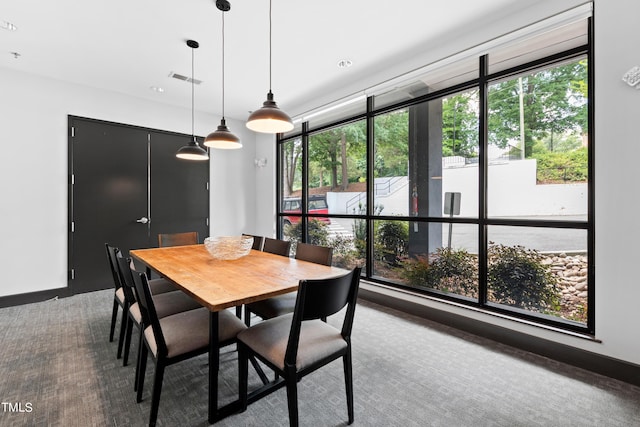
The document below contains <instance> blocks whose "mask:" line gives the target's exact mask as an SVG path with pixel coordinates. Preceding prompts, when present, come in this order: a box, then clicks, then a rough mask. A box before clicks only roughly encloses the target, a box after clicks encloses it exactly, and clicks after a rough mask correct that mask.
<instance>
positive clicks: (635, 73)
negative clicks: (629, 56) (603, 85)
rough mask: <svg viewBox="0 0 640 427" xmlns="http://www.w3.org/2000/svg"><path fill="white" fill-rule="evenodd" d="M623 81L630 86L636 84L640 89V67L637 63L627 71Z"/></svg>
mask: <svg viewBox="0 0 640 427" xmlns="http://www.w3.org/2000/svg"><path fill="white" fill-rule="evenodd" d="M622 81H623V82H625V83H626V84H628V85H629V86H631V87H634V86H635V88H636V89H638V90H640V67H638V66H637V65H636V66H635V67H633V68H632V69H630V70H629V71H627V72H626V73H625V74H624V76H622Z"/></svg>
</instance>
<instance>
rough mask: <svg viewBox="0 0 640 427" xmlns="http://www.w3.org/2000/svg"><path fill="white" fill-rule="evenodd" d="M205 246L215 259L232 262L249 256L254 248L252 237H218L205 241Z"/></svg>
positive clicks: (208, 238)
mask: <svg viewBox="0 0 640 427" xmlns="http://www.w3.org/2000/svg"><path fill="white" fill-rule="evenodd" d="M204 246H205V247H206V248H207V251H209V253H210V254H211V256H212V257H213V258H215V259H220V260H231V259H238V258H242V257H243V256H245V255H248V254H249V252H250V251H251V247H252V246H253V237H252V236H216V237H207V238H206V239H204Z"/></svg>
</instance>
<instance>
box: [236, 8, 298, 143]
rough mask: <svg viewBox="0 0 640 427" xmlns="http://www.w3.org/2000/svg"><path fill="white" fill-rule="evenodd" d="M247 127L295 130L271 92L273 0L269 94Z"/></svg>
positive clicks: (271, 130) (250, 117) (256, 129)
mask: <svg viewBox="0 0 640 427" xmlns="http://www.w3.org/2000/svg"><path fill="white" fill-rule="evenodd" d="M247 127H248V128H249V129H251V130H253V131H255V132H263V133H282V132H288V131H290V130H291V129H293V122H292V121H291V117H289V116H288V115H287V113H285V112H284V111H282V110H281V109H279V108H278V105H277V104H276V102H275V101H274V100H273V93H272V92H271V0H269V93H267V100H266V101H264V104H262V108H260V109H259V110H256V111H254V112H253V113H251V115H250V116H249V119H248V120H247Z"/></svg>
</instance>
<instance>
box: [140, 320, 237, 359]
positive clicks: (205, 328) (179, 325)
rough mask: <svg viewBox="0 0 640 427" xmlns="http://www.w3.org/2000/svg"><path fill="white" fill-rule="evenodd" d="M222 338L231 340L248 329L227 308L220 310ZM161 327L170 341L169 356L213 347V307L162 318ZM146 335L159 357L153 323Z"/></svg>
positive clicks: (152, 349)
mask: <svg viewBox="0 0 640 427" xmlns="http://www.w3.org/2000/svg"><path fill="white" fill-rule="evenodd" d="M218 316H219V317H218V319H219V323H218V325H219V327H218V340H219V341H220V342H225V341H229V340H232V339H234V338H235V336H236V335H237V334H238V332H240V331H242V330H244V329H246V326H245V325H244V323H242V321H241V320H240V319H238V318H237V317H236V316H235V315H233V314H232V313H231V312H229V311H227V310H222V311H220V312H219V313H218ZM160 327H161V328H162V333H163V335H164V340H165V343H166V344H167V357H168V358H169V359H170V358H172V357H176V356H180V355H182V354H186V353H190V352H192V351H197V350H204V351H206V349H207V348H208V347H209V310H207V309H206V308H200V309H197V310H190V311H185V312H183V313H178V314H174V315H171V316H167V317H165V318H163V319H160ZM144 336H145V339H146V340H147V343H148V344H149V349H150V350H151V352H152V353H153V355H154V356H157V352H158V347H157V344H156V340H155V338H154V335H153V330H152V327H151V326H148V327H147V328H145V330H144Z"/></svg>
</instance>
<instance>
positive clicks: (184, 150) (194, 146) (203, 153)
mask: <svg viewBox="0 0 640 427" xmlns="http://www.w3.org/2000/svg"><path fill="white" fill-rule="evenodd" d="M187 46H189V47H190V48H191V141H190V142H189V143H188V144H187V145H185V146H184V147H180V149H179V150H178V151H177V152H176V157H177V158H179V159H184V160H209V153H207V150H205V149H203V148H202V147H200V144H198V141H196V136H195V132H194V130H193V128H194V126H193V124H194V103H193V98H194V95H193V92H194V86H193V51H194V50H195V49H197V48H198V47H200V44H199V43H198V42H197V41H195V40H187Z"/></svg>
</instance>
